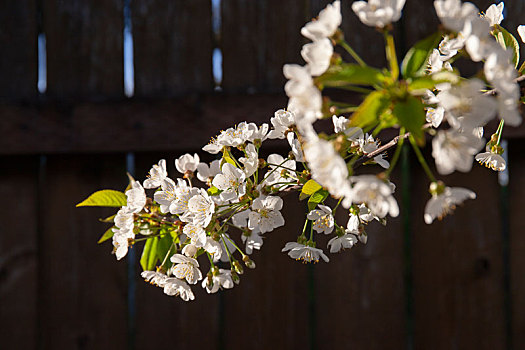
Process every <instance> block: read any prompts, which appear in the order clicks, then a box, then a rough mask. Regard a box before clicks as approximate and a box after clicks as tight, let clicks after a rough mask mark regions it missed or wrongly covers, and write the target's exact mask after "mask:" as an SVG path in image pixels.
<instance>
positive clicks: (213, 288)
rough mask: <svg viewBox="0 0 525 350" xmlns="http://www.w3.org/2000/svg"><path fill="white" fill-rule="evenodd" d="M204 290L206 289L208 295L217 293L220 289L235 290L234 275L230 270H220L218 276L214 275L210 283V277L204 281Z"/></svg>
mask: <svg viewBox="0 0 525 350" xmlns="http://www.w3.org/2000/svg"><path fill="white" fill-rule="evenodd" d="M202 288H206V292H208V294H211V293H217V292H218V291H219V289H222V288H225V289H230V288H233V280H232V273H231V271H230V270H225V269H219V274H218V275H217V276H215V275H212V280H211V281H209V277H206V278H205V279H204V280H203V281H202Z"/></svg>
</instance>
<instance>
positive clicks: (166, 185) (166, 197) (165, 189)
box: [153, 177, 177, 213]
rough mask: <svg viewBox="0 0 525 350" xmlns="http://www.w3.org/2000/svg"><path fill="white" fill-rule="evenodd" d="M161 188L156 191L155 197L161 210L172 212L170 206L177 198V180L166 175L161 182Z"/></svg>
mask: <svg viewBox="0 0 525 350" xmlns="http://www.w3.org/2000/svg"><path fill="white" fill-rule="evenodd" d="M160 185H161V190H160V191H157V192H155V194H154V195H153V199H154V200H155V202H157V203H159V204H160V211H161V212H162V213H167V212H171V210H170V207H171V205H172V203H173V202H174V201H175V200H176V199H177V194H176V188H177V186H176V185H175V182H174V181H173V180H172V179H170V178H169V177H166V178H164V179H162V181H161V182H160Z"/></svg>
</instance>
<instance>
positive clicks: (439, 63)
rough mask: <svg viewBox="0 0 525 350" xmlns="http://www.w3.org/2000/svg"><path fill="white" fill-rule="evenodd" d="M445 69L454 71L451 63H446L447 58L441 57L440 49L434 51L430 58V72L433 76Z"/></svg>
mask: <svg viewBox="0 0 525 350" xmlns="http://www.w3.org/2000/svg"><path fill="white" fill-rule="evenodd" d="M443 69H446V70H449V71H452V66H451V65H450V63H449V62H446V57H444V56H441V54H440V52H439V50H438V49H434V50H432V53H431V54H430V56H429V57H428V72H429V73H430V74H432V73H437V72H440V71H441V70H443Z"/></svg>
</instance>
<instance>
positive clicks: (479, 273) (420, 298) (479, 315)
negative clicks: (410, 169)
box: [410, 164, 507, 349]
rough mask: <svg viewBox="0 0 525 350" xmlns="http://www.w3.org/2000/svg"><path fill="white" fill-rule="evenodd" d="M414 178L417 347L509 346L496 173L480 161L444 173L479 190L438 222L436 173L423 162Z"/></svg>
mask: <svg viewBox="0 0 525 350" xmlns="http://www.w3.org/2000/svg"><path fill="white" fill-rule="evenodd" d="M413 178H414V181H413V182H412V184H411V188H410V191H411V192H412V203H413V206H412V208H413V215H412V232H413V236H412V241H413V245H412V255H413V260H412V271H413V293H414V328H415V330H414V346H415V348H416V349H419V348H431V349H456V348H457V349H506V348H507V345H506V339H505V317H506V316H505V311H504V293H505V291H504V283H503V271H504V269H503V265H502V264H503V258H502V253H503V247H502V235H501V232H502V230H501V216H500V212H499V206H498V202H499V185H498V182H497V174H495V173H494V172H493V171H491V170H489V169H486V168H484V167H482V166H480V165H479V164H474V165H473V168H472V171H471V172H470V173H469V174H461V173H455V174H454V175H450V176H444V177H440V178H442V179H443V181H444V182H445V183H446V184H448V185H449V186H454V187H464V188H468V189H471V190H473V191H474V192H476V194H477V198H476V200H475V201H472V200H470V201H467V202H466V203H465V205H464V207H463V206H460V207H458V208H457V209H456V211H455V212H454V215H450V216H447V217H446V218H445V219H443V221H436V222H434V223H433V224H432V225H427V224H425V223H424V222H423V210H424V203H425V201H426V200H427V199H428V198H429V197H430V195H429V194H428V186H429V181H428V180H427V178H426V176H425V175H424V173H423V171H422V170H420V167H417V170H416V172H415V173H414V177H413ZM481 334H483V336H482V337H481V336H480V335H481Z"/></svg>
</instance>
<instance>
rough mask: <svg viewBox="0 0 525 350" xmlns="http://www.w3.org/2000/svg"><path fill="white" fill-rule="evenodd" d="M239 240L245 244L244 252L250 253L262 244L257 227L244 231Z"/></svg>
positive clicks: (258, 248)
mask: <svg viewBox="0 0 525 350" xmlns="http://www.w3.org/2000/svg"><path fill="white" fill-rule="evenodd" d="M241 240H242V242H243V243H244V244H245V245H246V254H251V253H252V252H253V250H254V249H257V250H260V249H261V247H262V245H263V237H262V236H261V232H260V230H259V229H258V228H254V229H253V230H249V231H248V230H247V231H244V232H243V233H242V235H241Z"/></svg>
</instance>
